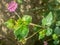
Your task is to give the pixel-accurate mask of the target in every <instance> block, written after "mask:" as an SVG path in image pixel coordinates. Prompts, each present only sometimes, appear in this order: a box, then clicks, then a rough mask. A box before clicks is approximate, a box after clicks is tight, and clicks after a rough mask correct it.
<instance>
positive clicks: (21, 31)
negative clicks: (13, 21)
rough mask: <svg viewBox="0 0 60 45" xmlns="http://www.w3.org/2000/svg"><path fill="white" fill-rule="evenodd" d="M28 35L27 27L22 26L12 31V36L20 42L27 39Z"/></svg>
mask: <svg viewBox="0 0 60 45" xmlns="http://www.w3.org/2000/svg"><path fill="white" fill-rule="evenodd" d="M28 33H29V29H28V27H27V26H22V27H20V28H18V29H17V30H15V31H14V35H15V36H16V38H17V39H18V40H21V39H24V38H25V37H27V35H28Z"/></svg>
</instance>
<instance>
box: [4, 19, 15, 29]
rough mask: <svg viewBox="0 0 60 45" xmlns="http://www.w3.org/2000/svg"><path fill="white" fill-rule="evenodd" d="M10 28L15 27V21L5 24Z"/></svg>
mask: <svg viewBox="0 0 60 45" xmlns="http://www.w3.org/2000/svg"><path fill="white" fill-rule="evenodd" d="M4 24H5V25H6V26H7V27H8V28H11V29H12V28H13V27H14V20H13V19H9V20H8V21H7V22H5V23H4Z"/></svg>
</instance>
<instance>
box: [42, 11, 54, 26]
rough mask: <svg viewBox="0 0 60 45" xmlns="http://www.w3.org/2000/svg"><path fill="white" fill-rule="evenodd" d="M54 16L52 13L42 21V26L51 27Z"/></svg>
mask: <svg viewBox="0 0 60 45" xmlns="http://www.w3.org/2000/svg"><path fill="white" fill-rule="evenodd" d="M52 20H53V16H52V12H50V13H49V14H48V15H47V16H46V17H45V18H43V19H42V25H44V26H45V25H47V26H50V25H51V24H52Z"/></svg>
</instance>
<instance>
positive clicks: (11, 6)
mask: <svg viewBox="0 0 60 45" xmlns="http://www.w3.org/2000/svg"><path fill="white" fill-rule="evenodd" d="M17 7H18V4H17V3H16V2H15V1H11V2H10V3H9V4H8V11H10V12H14V11H15V10H16V8H17Z"/></svg>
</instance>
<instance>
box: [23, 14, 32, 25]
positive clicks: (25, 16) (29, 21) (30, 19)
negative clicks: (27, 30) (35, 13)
mask: <svg viewBox="0 0 60 45" xmlns="http://www.w3.org/2000/svg"><path fill="white" fill-rule="evenodd" d="M22 21H23V22H25V24H27V25H28V24H29V23H31V22H32V17H31V16H29V15H24V16H23V17H22Z"/></svg>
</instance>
